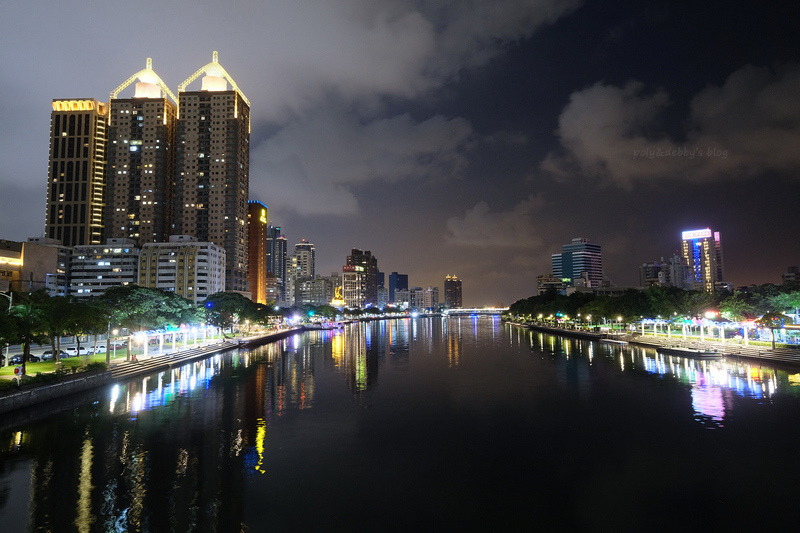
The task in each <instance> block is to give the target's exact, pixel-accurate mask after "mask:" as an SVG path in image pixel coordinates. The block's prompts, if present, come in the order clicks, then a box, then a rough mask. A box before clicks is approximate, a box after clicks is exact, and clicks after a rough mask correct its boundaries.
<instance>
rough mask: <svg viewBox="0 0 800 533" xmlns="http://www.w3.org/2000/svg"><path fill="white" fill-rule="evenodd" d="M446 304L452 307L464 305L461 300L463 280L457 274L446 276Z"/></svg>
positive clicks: (456, 307)
mask: <svg viewBox="0 0 800 533" xmlns="http://www.w3.org/2000/svg"><path fill="white" fill-rule="evenodd" d="M444 305H445V306H447V307H448V308H450V309H458V308H460V307H463V305H462V301H461V280H460V279H458V277H456V276H445V278H444Z"/></svg>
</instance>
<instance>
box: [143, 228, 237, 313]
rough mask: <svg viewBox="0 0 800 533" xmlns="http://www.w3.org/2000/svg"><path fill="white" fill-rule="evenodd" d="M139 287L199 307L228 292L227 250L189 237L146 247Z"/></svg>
mask: <svg viewBox="0 0 800 533" xmlns="http://www.w3.org/2000/svg"><path fill="white" fill-rule="evenodd" d="M137 283H138V285H139V286H141V287H151V288H154V289H161V290H163V291H168V292H173V293H175V294H177V295H178V296H182V297H183V298H186V299H187V300H190V301H191V302H192V303H194V304H197V303H199V302H202V301H204V300H205V299H206V298H208V297H209V296H211V295H212V294H215V293H218V292H223V291H225V250H224V249H223V248H222V247H221V246H217V245H216V244H214V243H210V242H198V241H197V238H195V237H192V236H189V235H172V236H171V237H170V238H169V242H157V243H146V244H144V245H143V246H142V249H141V253H140V254H139V272H138V280H137Z"/></svg>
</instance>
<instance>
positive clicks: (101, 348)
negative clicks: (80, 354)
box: [89, 344, 106, 353]
mask: <svg viewBox="0 0 800 533" xmlns="http://www.w3.org/2000/svg"><path fill="white" fill-rule="evenodd" d="M89 353H106V345H105V344H98V345H97V348H95V347H94V346H89Z"/></svg>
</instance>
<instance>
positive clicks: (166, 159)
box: [103, 58, 178, 246]
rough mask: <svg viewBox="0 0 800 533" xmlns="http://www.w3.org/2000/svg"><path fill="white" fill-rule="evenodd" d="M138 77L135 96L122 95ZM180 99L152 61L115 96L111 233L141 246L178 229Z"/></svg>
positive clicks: (108, 210)
mask: <svg viewBox="0 0 800 533" xmlns="http://www.w3.org/2000/svg"><path fill="white" fill-rule="evenodd" d="M136 80H138V82H137V83H136V86H135V92H134V95H133V97H131V98H119V97H118V96H119V94H120V93H121V92H122V91H123V90H125V89H126V88H127V87H128V86H129V85H131V84H132V83H133V82H134V81H136ZM176 102H177V99H176V97H175V95H174V94H172V92H171V91H170V90H169V88H168V87H167V85H166V84H165V83H164V81H163V80H162V79H161V78H160V77H159V76H158V74H156V73H155V71H153V68H152V61H151V59H150V58H148V59H147V65H146V67H145V68H144V69H142V70H140V71H139V72H137V73H136V74H134V75H133V76H131V77H130V78H128V79H127V80H125V81H124V82H123V83H122V84H121V85H120V86H119V87H117V88H116V89H114V90H113V91H112V92H111V95H110V104H109V105H110V110H109V125H108V148H107V151H106V153H107V156H108V163H107V166H106V195H105V214H104V217H103V220H104V225H105V232H104V234H105V236H106V238H107V239H132V240H133V241H134V242H135V243H136V245H137V246H141V245H142V244H144V243H148V242H163V241H165V240H167V238H168V237H169V235H170V234H171V232H172V228H171V221H172V202H173V181H174V178H175V123H176V118H177V112H178V107H177V105H176Z"/></svg>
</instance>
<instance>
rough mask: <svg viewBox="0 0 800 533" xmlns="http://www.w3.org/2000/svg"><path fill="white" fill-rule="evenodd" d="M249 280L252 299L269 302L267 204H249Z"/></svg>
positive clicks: (254, 202) (260, 302) (252, 202)
mask: <svg viewBox="0 0 800 533" xmlns="http://www.w3.org/2000/svg"><path fill="white" fill-rule="evenodd" d="M247 228H248V230H247V281H248V284H249V285H250V294H251V299H252V300H253V301H254V302H256V303H259V304H265V303H267V206H266V205H264V204H262V203H261V202H257V201H250V202H249V203H248V204H247Z"/></svg>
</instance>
